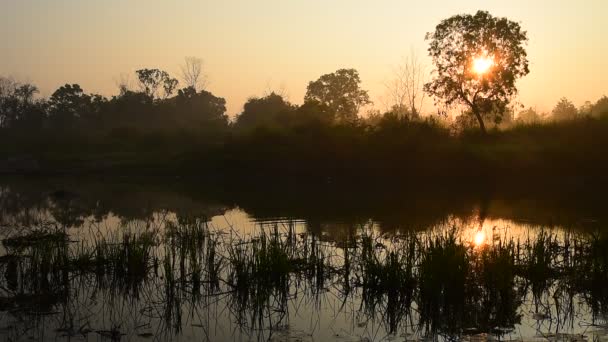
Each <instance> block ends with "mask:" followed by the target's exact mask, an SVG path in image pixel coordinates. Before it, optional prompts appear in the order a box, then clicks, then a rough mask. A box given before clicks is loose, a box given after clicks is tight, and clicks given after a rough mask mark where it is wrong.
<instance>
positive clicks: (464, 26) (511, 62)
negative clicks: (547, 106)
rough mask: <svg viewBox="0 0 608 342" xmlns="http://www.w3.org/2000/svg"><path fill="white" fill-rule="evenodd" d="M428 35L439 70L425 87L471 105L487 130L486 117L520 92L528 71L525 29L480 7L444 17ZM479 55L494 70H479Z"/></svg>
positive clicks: (448, 99)
mask: <svg viewBox="0 0 608 342" xmlns="http://www.w3.org/2000/svg"><path fill="white" fill-rule="evenodd" d="M426 39H427V40H429V41H430V47H429V50H428V51H429V55H430V56H431V57H432V59H433V63H434V65H435V68H436V70H435V77H434V79H433V80H432V81H431V82H429V83H427V84H426V85H425V90H426V91H427V92H428V93H429V94H430V95H431V96H435V98H436V99H439V100H440V101H441V102H443V103H444V104H446V105H452V104H462V105H465V106H467V107H468V108H469V109H470V110H471V112H472V113H473V114H474V115H475V117H476V119H477V122H478V124H479V127H480V129H481V130H482V131H483V132H485V131H486V127H485V124H484V120H483V117H484V116H485V115H486V114H487V113H490V112H492V111H495V112H501V111H502V109H504V108H505V107H506V106H507V105H508V103H509V102H510V100H511V98H512V97H513V96H514V95H515V94H516V93H517V88H516V87H515V81H516V80H517V79H518V78H520V77H522V76H525V75H527V74H528V73H529V69H528V59H527V55H526V50H525V49H524V44H525V43H526V42H527V40H528V38H527V35H526V32H525V31H523V30H522V29H521V27H520V25H519V24H518V23H516V22H513V21H510V20H508V19H507V18H497V17H493V16H492V15H490V13H488V12H485V11H478V12H477V13H476V14H475V15H456V16H453V17H451V18H448V19H445V20H443V21H442V22H441V23H440V24H439V25H437V27H436V28H435V32H432V33H428V34H427V35H426ZM479 59H482V60H481V61H482V63H487V65H486V66H487V67H489V70H487V71H486V70H484V71H485V72H475V70H474V63H475V61H476V60H479ZM477 71H479V70H477Z"/></svg>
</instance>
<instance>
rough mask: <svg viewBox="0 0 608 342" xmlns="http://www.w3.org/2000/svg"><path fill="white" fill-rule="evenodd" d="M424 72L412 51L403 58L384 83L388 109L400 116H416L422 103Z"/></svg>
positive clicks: (423, 96) (418, 114)
mask: <svg viewBox="0 0 608 342" xmlns="http://www.w3.org/2000/svg"><path fill="white" fill-rule="evenodd" d="M425 78H426V73H425V70H424V68H423V67H422V64H421V62H420V60H419V59H418V56H417V55H416V54H414V53H413V52H412V53H411V54H410V55H409V56H408V57H406V58H404V59H403V60H402V62H401V64H399V65H398V66H397V67H396V68H395V69H394V72H393V76H392V78H391V79H390V80H389V81H388V82H386V83H385V85H384V86H385V88H386V93H387V96H388V103H387V104H388V107H390V111H391V112H392V113H395V114H397V115H400V116H404V117H413V118H418V117H419V116H420V112H421V111H422V105H423V104H424V98H425V92H424V89H423V86H424V83H425V82H426V79H425Z"/></svg>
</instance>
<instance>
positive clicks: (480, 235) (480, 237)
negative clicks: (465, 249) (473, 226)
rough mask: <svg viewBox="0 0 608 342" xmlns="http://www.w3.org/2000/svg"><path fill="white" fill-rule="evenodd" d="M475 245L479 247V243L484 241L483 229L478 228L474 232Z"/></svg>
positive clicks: (481, 243)
mask: <svg viewBox="0 0 608 342" xmlns="http://www.w3.org/2000/svg"><path fill="white" fill-rule="evenodd" d="M474 242H475V246H477V247H480V246H481V245H483V244H485V243H486V233H485V232H484V231H483V230H479V231H478V232H477V233H476V234H475V238H474Z"/></svg>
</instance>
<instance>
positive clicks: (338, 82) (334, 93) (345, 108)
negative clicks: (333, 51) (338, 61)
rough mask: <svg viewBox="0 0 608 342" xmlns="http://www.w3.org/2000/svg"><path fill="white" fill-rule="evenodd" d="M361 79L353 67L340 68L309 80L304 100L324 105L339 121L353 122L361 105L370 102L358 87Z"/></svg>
mask: <svg viewBox="0 0 608 342" xmlns="http://www.w3.org/2000/svg"><path fill="white" fill-rule="evenodd" d="M360 83H361V79H360V78H359V73H358V72H357V70H355V69H340V70H338V71H336V72H334V73H331V74H326V75H323V76H321V77H320V78H319V79H318V80H316V81H314V82H310V83H309V84H308V88H307V90H306V96H305V97H304V101H305V102H311V101H312V102H317V103H319V104H321V105H324V106H326V107H327V108H328V109H329V110H330V111H332V112H333V113H334V114H335V115H336V119H337V120H339V121H341V122H350V123H352V122H354V121H356V119H357V114H358V113H359V109H360V108H361V106H364V105H366V104H370V103H371V101H370V99H369V95H368V94H367V91H366V90H363V89H361V88H360Z"/></svg>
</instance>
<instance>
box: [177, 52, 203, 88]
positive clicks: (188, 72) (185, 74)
mask: <svg viewBox="0 0 608 342" xmlns="http://www.w3.org/2000/svg"><path fill="white" fill-rule="evenodd" d="M181 70H182V75H181V76H182V80H183V81H184V85H185V86H186V88H193V89H195V90H196V91H199V90H205V88H206V86H207V76H206V75H205V74H204V72H203V60H202V59H201V58H198V57H186V58H185V59H184V64H182V66H181Z"/></svg>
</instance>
